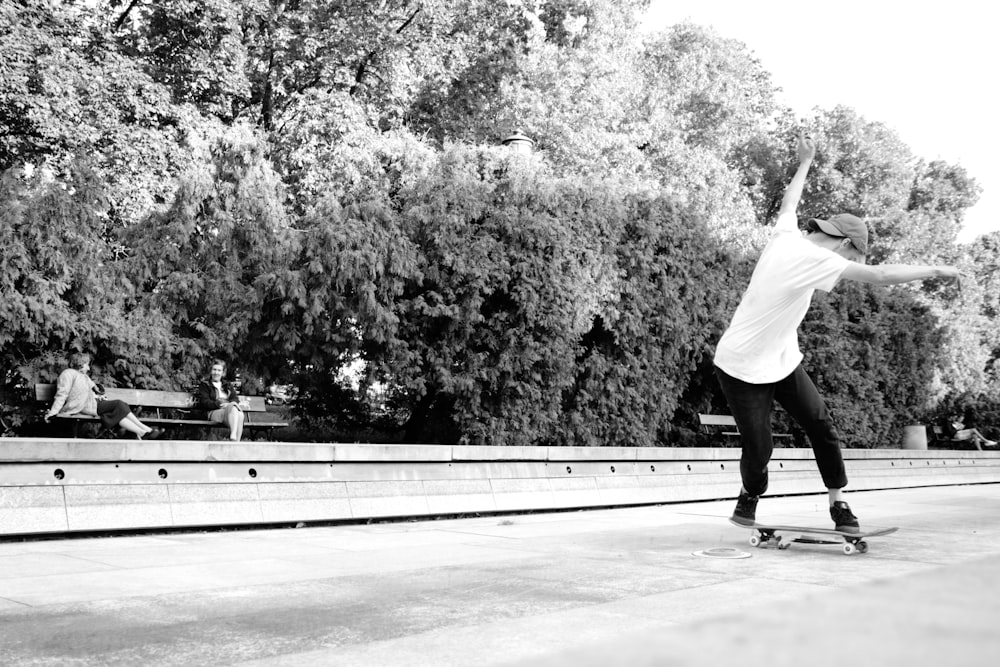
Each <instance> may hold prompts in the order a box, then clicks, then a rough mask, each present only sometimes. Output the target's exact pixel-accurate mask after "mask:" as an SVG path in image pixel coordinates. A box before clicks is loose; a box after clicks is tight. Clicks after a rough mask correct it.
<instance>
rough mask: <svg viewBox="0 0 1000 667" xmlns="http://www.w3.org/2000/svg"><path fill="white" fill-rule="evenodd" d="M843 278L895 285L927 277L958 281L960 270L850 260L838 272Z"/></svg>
mask: <svg viewBox="0 0 1000 667" xmlns="http://www.w3.org/2000/svg"><path fill="white" fill-rule="evenodd" d="M840 277H841V278H842V279H844V280H855V281H857V282H862V283H870V284H872V285H897V284H899V283H908V282H912V281H914V280H925V279H927V278H944V279H946V280H954V281H959V280H960V278H961V277H962V274H961V272H960V271H959V270H958V269H957V268H955V267H954V266H923V265H914V264H875V265H868V264H857V263H855V262H851V263H850V264H849V265H848V266H847V268H845V269H844V271H843V272H842V273H841V274H840Z"/></svg>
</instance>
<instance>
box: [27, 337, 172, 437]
mask: <svg viewBox="0 0 1000 667" xmlns="http://www.w3.org/2000/svg"><path fill="white" fill-rule="evenodd" d="M88 372H90V355H89V354H87V353H86V352H74V353H73V354H71V355H69V368H67V369H66V370H64V371H63V372H62V373H60V374H59V379H58V380H57V381H56V395H55V398H54V399H53V400H52V407H51V408H49V411H48V413H46V415H45V421H46V422H50V421H52V418H53V417H55V416H70V415H89V416H91V417H98V418H100V420H101V423H102V424H104V426H105V428H114V427H115V426H119V427H121V428H123V429H125V430H126V431H128V432H129V433H133V434H135V437H136V438H138V439H139V440H142V438H143V436H145V435H148V434H149V433H150V432H151V431H152V430H153V429H152V428H150V427H149V426H146V425H145V424H143V423H142V422H141V421H139V418H138V417H136V416H135V415H134V414H132V408H130V407H129V405H128V403H126V402H125V401H118V400H114V401H107V400H104V399H102V398H101V396H103V395H104V389H103V387H101V386H100V385H98V384H97V383H96V382H94V381H93V380H92V379H91V378H90V376H89V375H87V373H88Z"/></svg>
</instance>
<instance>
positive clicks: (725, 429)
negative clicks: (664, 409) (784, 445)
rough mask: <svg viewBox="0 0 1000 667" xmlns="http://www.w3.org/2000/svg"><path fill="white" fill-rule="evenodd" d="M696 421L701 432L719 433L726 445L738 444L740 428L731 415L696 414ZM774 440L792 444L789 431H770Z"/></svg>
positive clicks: (792, 440) (713, 434)
mask: <svg viewBox="0 0 1000 667" xmlns="http://www.w3.org/2000/svg"><path fill="white" fill-rule="evenodd" d="M698 422H699V424H700V425H701V430H702V432H703V433H706V434H708V435H712V436H718V435H721V436H723V437H724V438H725V441H726V445H730V444H733V442H732V441H733V440H735V444H739V437H740V429H739V428H737V426H736V419H734V418H733V416H732V415H706V414H701V413H699V414H698ZM771 437H772V438H774V439H775V440H784V439H786V438H787V439H788V443H789V444H790V445H791V446H794V442H795V440H794V438H793V436H792V434H791V433H772V434H771Z"/></svg>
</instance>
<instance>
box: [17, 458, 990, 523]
mask: <svg viewBox="0 0 1000 667" xmlns="http://www.w3.org/2000/svg"><path fill="white" fill-rule="evenodd" d="M844 455H845V459H846V460H847V468H848V474H849V476H850V479H851V484H850V487H849V489H850V490H855V491H861V490H871V489H887V488H904V487H916V486H938V485H952V484H978V483H998V482H1000V452H978V451H913V450H899V449H874V450H846V451H845V452H844ZM739 485H740V478H739V450H738V449H732V448H646V447H601V448H575V447H451V446H433V445H362V444H331V443H320V444H299V443H270V442H269V443H257V442H247V443H218V442H192V441H152V442H139V441H134V440H75V439H40V438H23V439H18V438H4V439H0V535H22V534H39V533H66V532H78V531H104V530H125V529H140V528H174V527H190V526H214V525H239V524H265V523H291V522H299V521H335V520H363V519H369V518H384V517H404V516H428V515H435V514H459V513H477V512H480V513H488V512H513V511H521V510H544V509H560V508H587V507H609V506H616V505H636V504H653V503H665V502H683V501H693V500H714V499H722V498H733V497H735V495H736V492H737V491H738V490H739ZM821 490H822V482H821V481H820V478H819V474H818V473H817V471H816V465H815V462H814V461H813V457H812V452H811V451H809V450H803V449H776V450H775V454H774V458H773V462H772V465H771V489H770V493H772V494H775V495H786V494H799V493H815V492H817V491H821Z"/></svg>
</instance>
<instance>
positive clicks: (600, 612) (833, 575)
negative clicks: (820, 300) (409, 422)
mask: <svg viewBox="0 0 1000 667" xmlns="http://www.w3.org/2000/svg"><path fill="white" fill-rule="evenodd" d="M849 499H850V500H851V503H852V506H853V507H854V509H855V511H856V512H857V513H858V515H859V516H860V517H861V518H862V519H863V523H864V524H866V525H868V526H871V527H875V526H879V527H882V526H897V525H898V526H900V530H899V532H898V533H896V534H895V535H891V536H888V537H883V538H875V539H872V540H871V550H870V551H869V553H867V554H863V555H861V554H855V555H853V556H846V555H844V554H843V553H842V552H841V551H840V549H838V548H834V547H826V546H816V545H799V544H795V545H793V546H792V547H791V548H790V549H788V550H784V551H779V550H776V549H753V548H751V547H750V546H749V545H748V544H747V537H748V536H749V531H746V530H742V529H738V528H735V527H733V526H731V525H730V524H729V523H728V522H727V521H726V520H725V517H727V516H728V515H729V512H730V510H731V507H732V504H733V503H732V501H726V502H707V503H686V504H676V505H667V506H657V507H642V508H630V509H614V510H600V511H582V512H564V513H546V514H535V515H519V516H491V517H481V518H472V519H451V520H442V521H420V522H404V523H382V524H372V525H342V526H329V527H307V528H299V529H291V528H289V529H280V530H253V531H235V532H218V533H179V534H160V535H140V536H130V537H101V538H75V539H67V540H45V541H34V542H2V543H0V664H2V665H46V664H52V665H56V664H58V665H224V664H252V665H296V666H299V665H434V666H436V667H437V666H442V665H475V666H476V667H488V666H493V665H566V666H574V667H575V666H577V665H595V666H596V665H630V666H633V665H702V664H704V665H708V664H724V663H723V661H725V662H729V661H731V660H733V659H739V660H740V661H741V662H744V661H746V662H749V663H750V664H753V663H754V662H766V663H767V664H778V665H792V664H795V665H810V666H812V665H827V664H829V665H833V664H842V663H845V662H848V663H850V662H857V663H864V664H872V665H901V664H906V665H945V664H947V665H949V666H951V665H990V666H991V667H992V666H993V665H996V664H1000V485H996V484H992V485H978V486H961V487H939V488H930V489H908V490H900V491H878V492H866V493H856V494H852V495H851V496H850V498H849ZM825 502H826V499H825V496H819V495H817V496H808V497H797V498H774V499H771V498H765V499H764V500H762V501H761V505H760V507H759V508H758V517H759V518H761V519H773V520H780V521H786V522H791V523H805V524H816V523H819V524H820V525H826V524H827V523H828V521H829V520H828V518H827V517H826V515H825V512H826V509H825ZM705 550H720V551H721V552H723V553H730V554H732V553H733V552H734V551H735V552H737V553H738V554H742V553H747V554H749V557H746V558H729V559H724V558H711V557H706V556H704V555H698V554H699V552H704V551H705ZM733 555H736V554H733Z"/></svg>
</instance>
